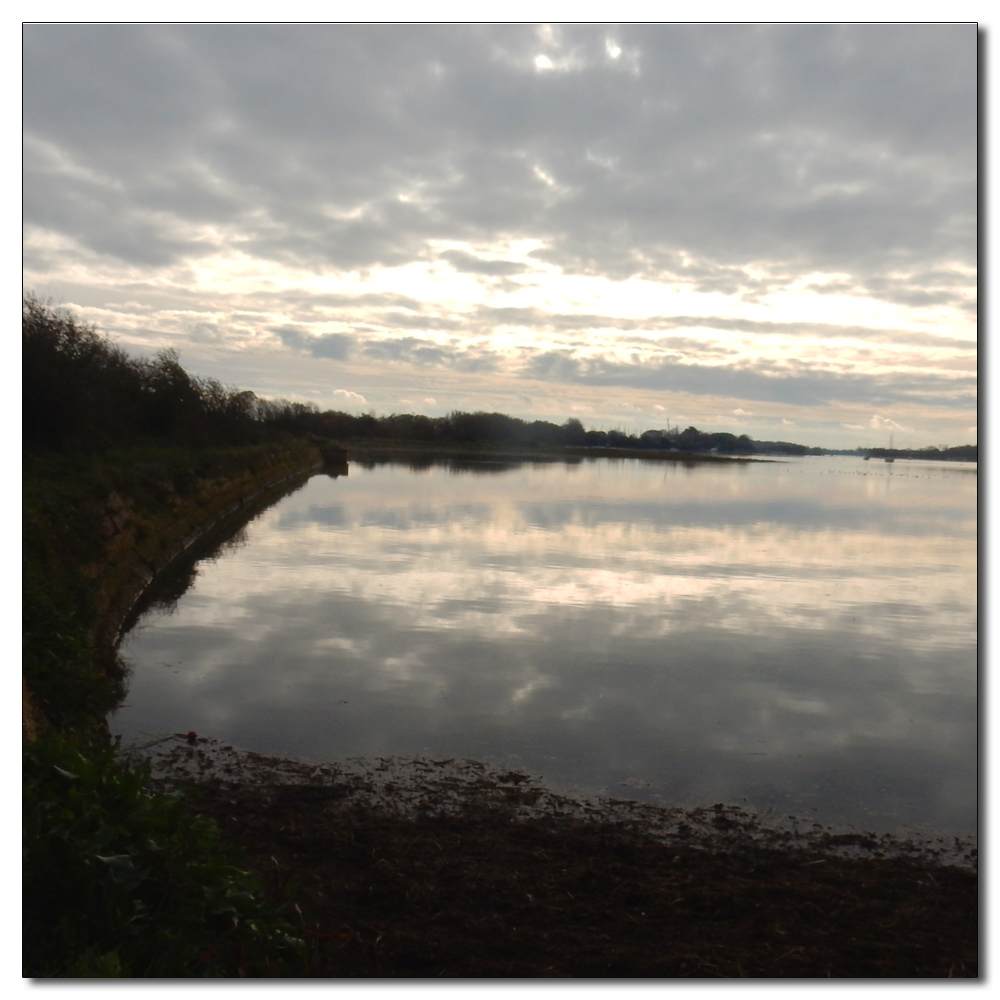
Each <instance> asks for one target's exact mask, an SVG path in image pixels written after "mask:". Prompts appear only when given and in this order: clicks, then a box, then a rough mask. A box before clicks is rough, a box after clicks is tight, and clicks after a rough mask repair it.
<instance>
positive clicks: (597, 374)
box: [24, 24, 977, 447]
mask: <svg viewBox="0 0 1000 1000" xmlns="http://www.w3.org/2000/svg"><path fill="white" fill-rule="evenodd" d="M976 100H977V95H976V28H975V25H973V24H962V25H954V26H949V25H940V24H922V25H893V24H889V25H870V24H869V25H858V26H849V27H848V26H832V27H829V26H821V25H803V26H769V27H762V26H725V25H708V26H687V25H681V26H670V25H636V24H632V25H624V26H614V25H607V26H598V25H584V26H551V27H550V26H521V25H494V26H489V25H477V26H468V27H464V26H452V25H438V26H413V25H406V26H385V25H374V26H353V25H347V26H336V25H334V26H317V25H308V26H300V25H296V26H287V27H282V26H269V25H248V26H233V25H217V26H212V25H193V26H184V27H176V26H116V25H29V26H28V27H26V29H25V33H24V109H25V111H24V115H25V117H24V123H25V209H24V212H25V288H26V289H27V290H30V291H33V292H35V293H37V294H38V295H39V296H41V297H43V298H48V299H50V300H51V301H53V302H54V303H56V304H60V305H64V306H66V307H68V308H71V309H72V310H74V311H75V312H76V313H77V314H78V315H80V316H82V317H83V318H85V319H87V320H89V321H93V322H94V323H96V324H97V325H98V326H99V327H100V328H101V329H102V330H104V331H106V332H108V333H109V334H111V335H112V336H113V337H115V338H116V339H117V340H118V341H119V342H120V343H121V344H122V345H123V346H125V347H127V348H129V349H130V350H133V351H136V352H141V353H150V352H152V351H155V350H157V349H159V348H162V347H166V346H173V347H176V348H177V349H178V350H179V351H180V354H181V361H182V363H183V364H184V365H185V366H186V367H188V368H189V369H190V370H192V371H194V372H197V373H200V374H207V375H214V376H216V377H218V378H220V379H222V380H223V381H224V382H226V383H230V384H233V385H237V386H239V387H240V388H249V389H252V390H254V391H255V392H257V393H258V394H260V395H263V396H269V397H277V396H283V397H285V398H289V399H296V400H312V401H315V402H316V403H318V404H319V405H320V406H322V407H324V408H325V407H334V408H337V409H346V410H350V411H352V412H360V411H367V410H374V411H375V412H376V413H380V414H381V413H389V412H394V411H395V412H423V413H428V414H432V415H437V414H442V413H446V412H448V411H449V410H452V409H463V410H479V409H485V410H501V411H504V412H507V413H512V414H515V415H518V416H522V417H529V418H533V417H542V418H545V419H553V420H556V421H558V422H562V421H563V420H565V419H566V418H567V417H570V416H575V417H578V418H579V419H581V420H582V421H583V423H584V424H585V425H586V426H588V427H592V426H593V427H604V428H605V429H609V428H611V427H622V428H624V429H628V430H644V429H646V428H649V427H666V426H667V425H668V424H669V425H670V426H674V425H677V424H680V425H682V426H687V425H689V424H694V425H695V426H697V427H699V428H702V429H705V430H730V431H733V432H735V433H748V434H750V435H751V436H752V437H755V438H761V439H776V438H777V439H782V440H791V441H800V442H803V443H807V444H825V445H831V446H836V447H855V446H857V445H864V444H869V443H870V444H872V445H886V444H888V442H889V438H890V435H893V436H894V440H895V444H896V446H897V447H898V446H906V445H912V446H914V447H919V446H923V445H928V444H938V445H940V444H952V445H954V444H963V443H968V442H972V441H975V440H976V229H977V221H976V171H977V161H976Z"/></svg>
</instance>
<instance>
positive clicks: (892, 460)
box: [885, 456, 896, 462]
mask: <svg viewBox="0 0 1000 1000" xmlns="http://www.w3.org/2000/svg"><path fill="white" fill-rule="evenodd" d="M885 460H886V461H887V462H895V461H896V460H895V459H894V458H889V457H888V456H886V459H885Z"/></svg>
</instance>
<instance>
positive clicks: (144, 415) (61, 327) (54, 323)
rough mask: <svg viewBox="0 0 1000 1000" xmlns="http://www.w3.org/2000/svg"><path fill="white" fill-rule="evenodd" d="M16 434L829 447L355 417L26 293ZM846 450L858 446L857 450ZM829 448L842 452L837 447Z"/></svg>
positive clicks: (54, 442)
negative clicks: (124, 344)
mask: <svg viewBox="0 0 1000 1000" xmlns="http://www.w3.org/2000/svg"><path fill="white" fill-rule="evenodd" d="M22 331H23V332H22V338H23V345H22V352H23V353H22V356H23V368H24V383H23V384H24V397H23V398H24V403H23V432H24V439H25V443H26V444H27V445H28V446H29V447H42V448H51V449H55V450H63V449H71V450H80V451H89V452H93V451H101V450H104V449H107V448H111V447H121V446H130V445H136V444H149V443H153V444H164V445H183V446H186V447H215V446H227V447H228V446H235V445H243V444H262V443H266V442H268V441H272V440H275V439H280V438H282V437H285V436H289V435H290V436H294V437H306V438H318V439H326V440H333V441H341V442H346V441H366V440H369V441H373V442H380V443H381V442H385V443H388V442H412V443H418V444H423V445H428V446H433V445H441V446H444V447H452V446H456V445H466V446H470V445H472V446H487V447H496V446H507V447H515V448H545V447H553V446H555V447H578V448H587V447H589V448H628V449H650V450H657V451H673V452H687V453H705V452H717V453H720V454H725V455H755V454H756V455H809V454H812V455H816V454H830V453H831V452H829V450H827V449H821V448H807V447H805V446H804V445H799V444H791V443H789V442H786V441H754V440H752V439H751V438H749V437H748V436H747V435H746V434H741V435H739V436H738V437H737V436H736V435H735V434H730V433H727V432H724V431H721V432H716V433H710V432H706V431H700V430H698V429H697V428H695V427H688V428H687V429H686V430H680V429H679V428H669V429H667V430H648V431H645V432H644V433H642V434H627V433H625V432H624V431H621V430H610V431H603V430H586V429H585V428H584V426H583V424H581V423H580V421H579V420H576V419H569V420H567V421H566V422H565V423H563V424H554V423H551V422H550V421H547V420H532V421H527V420H521V419H519V418H518V417H509V416H506V415H505V414H503V413H461V412H455V413H450V414H448V415H447V416H444V417H426V416H422V415H420V414H392V415H390V416H384V417H376V416H375V415H374V414H370V413H366V414H361V415H359V416H356V415H354V414H351V413H343V412H340V411H337V410H320V409H319V407H317V406H316V405H314V404H311V403H291V402H288V401H286V400H264V399H260V398H259V397H257V396H256V395H255V394H254V393H252V392H249V391H247V390H242V391H241V390H239V389H236V388H233V387H230V386H224V385H223V384H222V383H221V382H219V381H218V380H217V379H213V378H202V377H198V376H195V375H191V374H189V373H188V372H187V371H185V370H184V368H182V367H181V365H180V362H179V360H178V356H177V353H176V352H175V351H172V350H165V351H161V352H160V353H158V354H157V355H155V356H154V357H152V358H135V357H131V356H130V355H128V354H127V353H126V352H125V351H123V350H122V349H121V348H120V347H117V346H116V345H115V344H113V343H112V342H111V341H110V340H109V339H108V338H107V337H106V336H104V335H103V334H101V333H99V332H98V331H97V330H96V329H95V328H94V327H92V326H88V325H87V324H83V323H80V322H78V321H77V320H76V319H75V318H74V317H73V316H71V315H69V314H67V313H64V312H61V311H56V310H54V309H51V308H49V307H48V306H46V305H44V304H43V303H41V302H39V301H38V300H36V299H34V298H30V297H29V298H27V299H25V301H24V306H23V324H22ZM854 453H855V454H865V453H866V452H865V451H864V450H862V449H858V450H857V451H856V452H854ZM837 454H850V453H849V452H848V453H845V452H837ZM871 454H872V456H873V457H885V456H891V457H897V458H938V459H940V458H946V459H963V460H968V461H976V459H977V457H978V448H977V447H976V446H975V445H967V446H965V447H963V448H949V449H947V450H946V451H940V450H938V449H936V448H930V449H925V450H922V451H919V452H917V451H900V450H896V451H891V452H890V451H883V450H878V449H876V450H873V451H871Z"/></svg>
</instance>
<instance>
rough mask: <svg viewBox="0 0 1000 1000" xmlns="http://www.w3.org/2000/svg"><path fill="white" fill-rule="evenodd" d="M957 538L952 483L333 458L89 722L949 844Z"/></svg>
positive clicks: (196, 592) (155, 631)
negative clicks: (427, 766)
mask: <svg viewBox="0 0 1000 1000" xmlns="http://www.w3.org/2000/svg"><path fill="white" fill-rule="evenodd" d="M976 531H977V522H976V475H975V473H974V471H970V470H969V469H968V468H964V467H956V466H950V467H949V466H941V465H931V464H918V463H909V462H907V463H902V462H901V463H896V465H895V466H893V467H889V466H886V465H885V464H884V463H876V462H870V463H863V462H861V461H860V460H858V459H800V460H793V461H790V462H787V463H780V464H754V465H741V466H696V467H689V468H685V467H683V466H680V465H675V464H657V463H641V462H637V461H634V460H624V461H617V462H615V461H609V460H598V461H592V462H583V463H579V464H576V465H567V464H563V463H555V464H545V465H534V464H525V465H521V466H518V467H515V468H512V469H507V470H505V471H497V472H494V473H493V474H475V473H471V472H456V471H455V470H454V469H449V468H448V467H447V466H443V465H435V466H432V467H430V468H428V469H424V470H420V471H415V470H412V469H410V468H408V467H406V466H402V465H380V466H376V467H374V468H370V469H365V468H362V467H361V466H359V465H357V464H352V466H351V471H350V475H349V477H347V478H339V479H336V480H334V479H330V478H327V477H325V476H317V477H314V478H313V479H311V480H310V481H309V483H308V484H307V485H306V486H304V487H303V488H302V489H300V490H299V491H297V492H296V493H294V494H293V495H291V496H288V497H286V498H284V499H283V500H282V501H280V502H279V503H278V504H277V505H276V506H274V507H273V508H271V509H270V510H268V511H266V512H265V513H264V514H263V515H261V516H260V517H259V518H258V519H257V520H256V521H254V522H253V523H252V524H251V525H250V526H249V527H248V528H247V530H246V538H247V541H246V544H244V545H243V546H242V547H240V548H238V549H236V550H235V551H229V552H227V553H226V554H225V555H223V556H222V557H221V558H219V559H217V560H216V561H214V562H205V563H202V564H201V565H200V567H199V572H198V576H197V579H196V581H195V583H194V585H193V586H192V587H191V588H190V590H189V591H188V592H187V593H186V594H185V595H184V596H183V597H182V598H181V599H180V601H179V602H178V604H177V606H176V607H175V608H174V609H172V610H169V611H162V610H160V611H154V612H151V613H149V614H148V615H147V616H146V617H145V618H144V619H143V621H142V622H141V623H140V625H139V627H138V628H137V629H135V630H134V631H133V633H132V634H131V636H130V637H129V639H128V640H127V642H126V644H125V653H126V655H127V657H128V658H129V659H130V660H131V661H132V662H133V664H134V669H135V672H134V676H133V677H132V680H131V687H130V692H129V695H128V698H127V700H126V703H125V705H124V706H123V707H122V708H121V709H120V710H119V712H118V713H117V714H116V715H115V716H114V717H113V718H112V720H111V721H112V729H113V731H115V732H117V733H121V734H123V736H124V737H125V738H126V740H131V739H139V738H143V737H147V738H152V737H154V736H157V735H162V734H164V733H168V732H176V731H187V730H190V729H194V730H196V731H198V732H199V733H203V734H205V735H210V736H213V737H215V738H218V739H221V740H223V741H226V742H229V743H232V744H234V745H237V746H242V747H246V748H250V749H254V750H258V751H260V752H263V753H276V754H283V755H289V756H298V757H304V758H308V759H315V760H323V759H327V760H334V759H342V758H345V757H351V756H365V757H373V756H387V755H396V754H400V755H426V754H429V755H433V756H449V757H450V756H461V757H475V758H482V759H490V760H493V761H503V762H505V763H509V764H512V765H515V766H520V767H523V768H526V769H528V770H531V771H533V772H535V773H539V774H542V775H543V776H544V777H545V778H546V779H547V780H548V781H549V782H550V783H551V784H553V785H555V786H556V787H562V788H570V787H575V788H579V789H581V790H586V791H605V792H608V793H610V794H613V795H618V796H623V797H625V796H630V797H635V798H642V799H645V800H648V801H653V802H662V803H665V804H674V803H686V804H702V803H713V802H718V801H725V802H735V803H746V804H747V805H750V806H752V807H755V808H759V809H769V808H770V809H774V810H775V811H776V813H777V814H779V815H784V814H786V813H796V814H798V815H806V816H814V817H815V818H817V819H819V820H821V821H824V822H834V823H841V822H845V823H853V824H857V825H862V826H864V827H865V828H874V829H885V830H891V829H896V828H898V827H900V826H902V825H910V824H913V825H919V826H925V827H929V828H933V829H939V830H946V831H954V832H956V833H964V832H968V831H971V830H972V829H973V828H974V826H975V821H976V700H975V699H976Z"/></svg>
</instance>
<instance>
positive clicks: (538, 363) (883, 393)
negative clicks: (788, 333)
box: [522, 351, 976, 408]
mask: <svg viewBox="0 0 1000 1000" xmlns="http://www.w3.org/2000/svg"><path fill="white" fill-rule="evenodd" d="M796 369H798V370H796ZM522 375H524V376H525V377H528V378H536V379H542V380H546V381H557V382H568V383H577V384H581V385H593V386H606V387H610V386H617V387H626V388H634V389H646V390H663V391H672V392H688V393H692V394H695V395H712V396H730V397H734V398H739V399H746V400H755V401H763V402H779V403H789V404H795V405H801V406H813V405H817V404H820V403H830V402H835V401H836V402H844V403H870V404H871V405H873V406H887V405H891V404H893V403H902V402H906V403H920V404H923V405H927V406H943V407H958V408H961V407H967V406H969V405H970V404H971V405H974V404H975V394H976V379H975V378H969V377H944V376H939V375H933V374H921V373H910V372H906V373H894V374H892V375H863V374H841V373H837V372H830V371H822V370H817V369H810V368H809V367H808V366H807V365H806V364H804V363H802V364H801V365H792V364H790V363H788V362H783V363H782V364H780V365H779V364H778V363H776V362H761V363H758V364H756V365H754V366H752V367H751V366H742V367H735V366H733V367H725V366H715V365H700V364H691V363H678V361H677V360H676V359H667V360H663V361H657V362H656V363H648V362H647V363H632V364H626V363H622V362H615V361H610V360H608V359H605V358H586V359H583V358H575V357H572V356H571V355H570V354H568V353H566V352H561V351H546V352H543V353H540V354H538V355H535V356H534V357H532V358H530V359H529V360H527V361H526V363H525V364H524V365H523V368H522Z"/></svg>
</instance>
